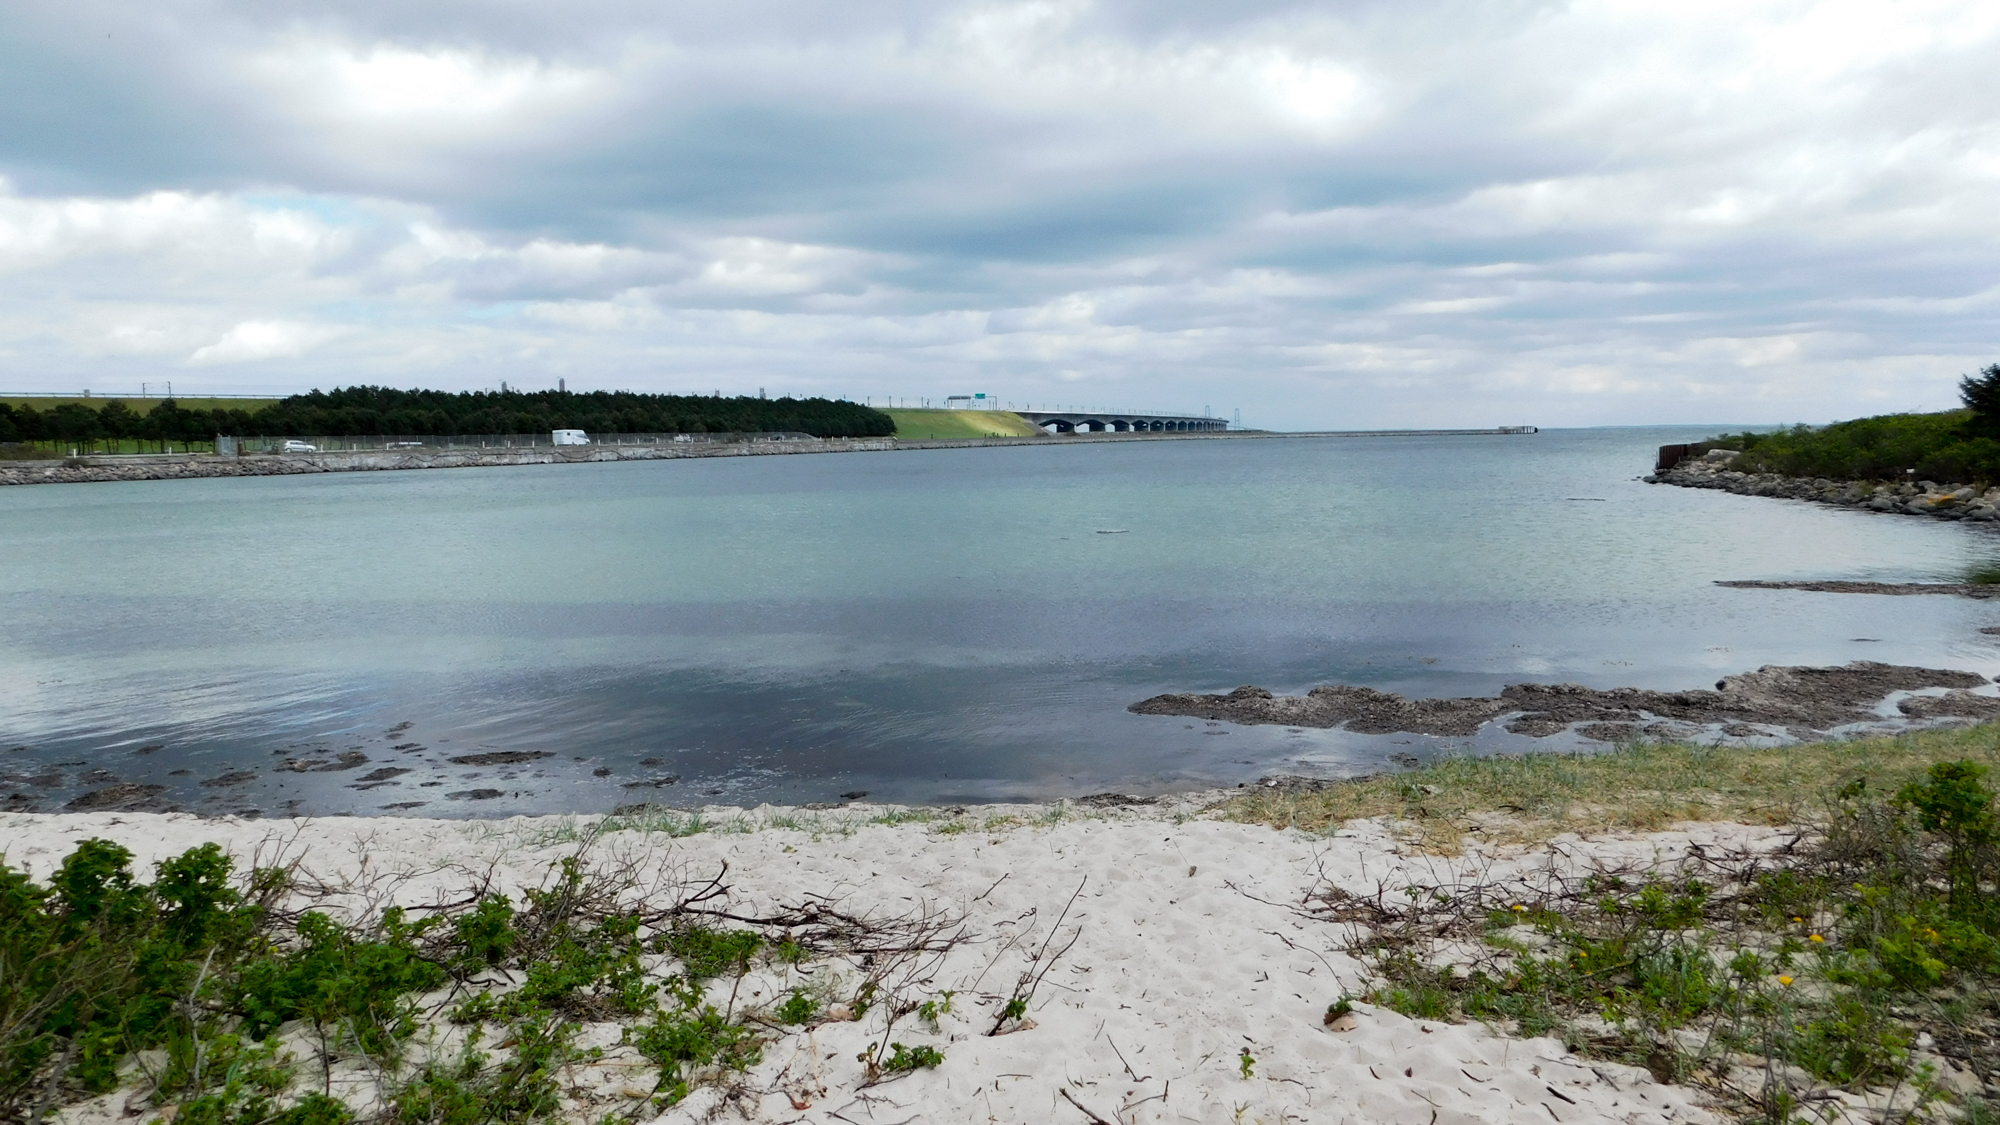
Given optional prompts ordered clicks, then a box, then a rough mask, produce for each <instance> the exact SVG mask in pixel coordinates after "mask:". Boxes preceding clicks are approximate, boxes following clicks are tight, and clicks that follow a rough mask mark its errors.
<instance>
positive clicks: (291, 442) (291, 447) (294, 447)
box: [278, 438, 319, 453]
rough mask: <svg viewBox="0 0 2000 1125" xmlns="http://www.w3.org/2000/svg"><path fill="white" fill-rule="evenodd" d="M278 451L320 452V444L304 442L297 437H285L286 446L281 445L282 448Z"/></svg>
mask: <svg viewBox="0 0 2000 1125" xmlns="http://www.w3.org/2000/svg"><path fill="white" fill-rule="evenodd" d="M278 452H280V453H318V452H319V446H317V445H314V444H312V443H311V442H304V441H300V440H298V439H297V438H286V439H285V444H284V446H283V447H281V448H280V449H279V450H278Z"/></svg>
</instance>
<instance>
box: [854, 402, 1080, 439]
mask: <svg viewBox="0 0 2000 1125" xmlns="http://www.w3.org/2000/svg"><path fill="white" fill-rule="evenodd" d="M882 413H884V414H887V415H888V416H889V417H891V418H894V419H895V420H896V436H897V437H898V438H900V439H902V440H904V441H928V440H931V439H937V440H940V441H943V440H954V439H961V438H985V437H1041V436H1042V435H1043V431H1042V429H1041V427H1039V426H1036V425H1035V424H1034V423H1032V422H1030V421H1028V420H1027V419H1026V418H1023V417H1021V416H1020V415H1019V414H1015V413H1014V412H1012V411H1009V410H889V409H883V410H882Z"/></svg>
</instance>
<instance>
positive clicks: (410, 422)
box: [0, 387, 896, 442]
mask: <svg viewBox="0 0 2000 1125" xmlns="http://www.w3.org/2000/svg"><path fill="white" fill-rule="evenodd" d="M564 429H574V430H584V431H587V432H591V433H627V434H656V433H666V434H679V433H693V434H699V433H773V432H778V431H788V432H793V433H806V434H812V435H813V436H814V437H886V436H889V435H891V434H893V433H895V432H896V423H895V421H894V419H892V418H890V417H889V416H888V415H887V414H884V413H882V412H881V411H879V410H873V409H870V408H869V407H866V406H862V405H860V404H858V403H853V402H843V401H839V400H835V399H825V398H802V399H801V398H775V399H766V398H761V397H759V398H752V397H750V396H747V395H738V396H734V397H729V398H724V397H722V396H720V395H649V394H633V393H629V392H625V391H590V392H575V391H511V390H510V391H459V392H451V391H399V390H393V389H391V388H388V387H346V388H336V389H335V390H332V391H312V392H311V393H309V394H302V395H292V396H291V397H289V398H285V399H282V400H280V401H279V402H277V403H275V404H273V405H271V406H268V407H265V408H264V409H261V410H227V409H217V410H188V409H183V408H182V407H181V406H180V405H179V404H178V403H176V402H175V401H174V400H173V399H166V400H164V401H162V402H161V403H160V404H159V405H158V406H156V407H154V408H153V409H152V410H151V411H148V412H146V413H143V414H142V413H140V412H138V411H136V410H133V409H132V408H131V407H129V406H127V405H126V404H125V403H123V402H121V401H119V400H117V399H113V400H111V401H109V402H107V403H105V404H104V405H103V406H102V407H98V408H95V409H93V408H92V407H90V406H86V405H84V404H82V403H74V402H70V403H63V404H62V405H60V406H56V407H52V408H50V409H48V410H37V409H34V408H32V407H15V406H9V405H8V404H6V403H0V441H5V442H18V441H95V440H100V439H105V438H113V439H116V438H139V439H144V440H153V441H170V442H189V441H196V442H201V441H208V440H210V439H212V438H214V436H215V435H216V434H231V435H235V436H238V437H316V436H322V435H324V436H327V437H350V436H368V435H378V434H379V435H405V434H407V435H448V434H532V433H543V432H546V431H549V430H564Z"/></svg>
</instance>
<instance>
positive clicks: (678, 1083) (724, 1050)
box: [632, 992, 763, 1105]
mask: <svg viewBox="0 0 2000 1125" xmlns="http://www.w3.org/2000/svg"><path fill="white" fill-rule="evenodd" d="M681 999H682V1001H683V1002H682V1005H681V1007H679V1008H678V1009H677V1010H674V1011H662V1012H660V1013H659V1015H658V1016H657V1017H655V1018H654V1020H653V1022H652V1023H650V1024H647V1025H646V1026H644V1027H642V1028H639V1029H638V1030H637V1031H636V1032H635V1033H634V1034H633V1036H632V1045H633V1046H635V1047H637V1048H638V1050H639V1053H640V1054H642V1055H644V1056H646V1057H647V1058H649V1059H651V1060H653V1062H654V1064H655V1065H657V1066H658V1067H659V1068H660V1083H659V1092H660V1098H661V1100H662V1101H664V1102H665V1103H666V1104H668V1105H672V1104H674V1103H675V1102H678V1101H680V1100H681V1099H682V1098H685V1097H687V1093H688V1090H689V1088H690V1083H691V1081H692V1079H693V1077H694V1074H695V1072H696V1071H697V1070H699V1069H701V1068H703V1067H710V1066H720V1067H723V1068H725V1069H728V1070H748V1069H749V1068H751V1067H753V1066H756V1065H757V1063H758V1061H759V1060H761V1059H762V1058H763V1045H762V1044H761V1043H760V1042H759V1041H758V1040H757V1037H756V1036H755V1035H754V1034H753V1033H752V1032H751V1031H750V1030H749V1029H748V1028H746V1027H744V1026H742V1025H741V1024H735V1023H731V1022H729V1020H728V1019H726V1018H724V1016H723V1015H722V1013H721V1012H718V1011H716V1010H715V1008H714V1007H713V1006H712V1005H709V1004H704V1003H702V1002H701V1001H700V999H699V997H698V995H696V994H694V993H692V992H688V993H684V994H683V995H682V997H681Z"/></svg>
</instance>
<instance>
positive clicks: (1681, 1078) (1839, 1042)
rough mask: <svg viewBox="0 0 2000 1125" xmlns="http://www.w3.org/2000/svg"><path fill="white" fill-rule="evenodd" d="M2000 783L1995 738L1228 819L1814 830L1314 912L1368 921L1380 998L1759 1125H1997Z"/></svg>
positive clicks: (1673, 759)
mask: <svg viewBox="0 0 2000 1125" xmlns="http://www.w3.org/2000/svg"><path fill="white" fill-rule="evenodd" d="M1996 765H2000V727H1996V726H1992V725H1987V726H1980V727H1974V728H1971V729H1965V730H1952V731H1925V732H1919V733H1913V734H1906V735H1901V736H1898V737H1894V738H1870V739H1857V740H1854V741H1849V742H1816V743H1810V744H1806V745H1802V746H1789V747H1778V748H1772V749H1757V750H1747V749H1727V750H1725V749H1717V748H1713V747H1697V746H1690V745H1684V744H1682V745H1635V746H1627V747H1621V748H1619V749H1617V750H1614V751H1611V752H1609V753H1605V754H1599V755H1587V756H1586V755H1567V754H1536V755H1527V756H1524V757H1518V758H1486V759H1458V760H1451V761H1446V762H1441V763H1438V764H1436V765H1432V766H1429V767H1427V768H1423V769H1416V770H1411V771H1408V772H1406V773H1401V774H1396V775H1393V776H1387V777H1376V778H1365V779H1360V780H1357V781H1353V782H1348V783H1345V784H1341V785H1336V786H1333V787H1331V788H1327V789H1322V790H1319V791H1317V792H1305V791H1299V790H1283V789H1276V790H1265V791H1257V792H1246V793H1245V794H1243V795H1242V796H1239V797H1237V798H1235V799H1234V800H1232V801H1230V802H1228V803H1227V804H1225V805H1224V806H1223V807H1222V809H1221V810H1220V812H1221V814H1222V815H1224V816H1227V817H1230V818H1233V819H1237V820H1243V821H1250V822H1253V823H1261V824H1269V825H1272V826H1274V827H1280V828H1285V827H1298V828H1304V829H1308V830H1313V831H1327V830H1330V829H1332V828H1334V827H1337V826H1338V825H1339V823H1340V822H1341V821H1343V820H1347V819H1352V818H1357V817H1371V816H1389V817H1395V818H1399V819H1401V820H1403V821H1404V822H1406V823H1408V824H1411V825H1413V826H1414V827H1415V836H1416V839H1417V842H1419V844H1420V845H1421V846H1425V847H1427V849H1428V850H1432V851H1439V852H1452V851H1456V850H1458V848H1459V846H1460V844H1461V842H1462V841H1463V839H1464V838H1465V836H1466V835H1467V834H1468V832H1478V833H1480V834H1482V835H1484V836H1485V838H1487V839H1489V840H1490V839H1496V838H1498V839H1505V838H1508V837H1513V838H1515V839H1547V838H1549V837H1551V836H1554V835H1556V834H1558V833H1561V832H1566V831H1583V832H1589V831H1598V830H1603V829H1634V830H1649V829H1658V828H1663V827H1665V826H1667V825H1668V824H1671V823H1674V822H1677V821H1690V820H1694V821H1702V820H1710V821H1739V822H1749V823H1753V824H1768V825H1774V826H1784V827H1787V828H1791V829H1793V830H1795V831H1796V832H1797V837H1796V838H1795V839H1794V840H1792V841H1791V842H1790V843H1789V844H1788V845H1786V846H1785V847H1783V848H1781V849H1779V850H1776V851H1769V852H1766V851H1758V850H1754V849H1753V850H1750V851H1747V852H1743V853H1733V852H1732V851H1731V850H1730V849H1728V848H1727V847H1717V846H1714V845H1711V846H1710V847H1709V849H1708V850H1706V851H1703V852H1700V853H1698V854H1696V855H1694V856H1691V857H1690V859H1689V860H1688V861H1687V862H1685V863H1683V864H1681V865H1680V866H1679V867H1678V868H1674V869H1667V870H1660V869H1656V868H1651V867H1649V866H1647V865H1645V864H1642V863H1631V862H1627V863H1625V864H1623V865H1622V866H1621V865H1617V864H1613V865H1612V866H1611V867H1609V868H1606V867H1603V866H1596V867H1595V868H1594V869H1591V868H1587V869H1585V870H1580V871H1572V872H1564V871H1562V870H1560V867H1559V866H1557V867H1534V868H1532V869H1530V870H1529V871H1527V872H1526V873H1523V874H1516V875H1511V876H1496V875H1490V874H1485V873H1484V872H1483V871H1482V869H1481V865H1478V864H1475V865H1473V867H1472V868H1471V869H1470V870H1467V871H1464V872H1459V871H1456V870H1454V869H1452V868H1450V867H1446V868H1444V869H1441V870H1437V871H1434V872H1431V873H1429V874H1428V876H1427V879H1426V877H1420V878H1419V883H1420V885H1418V886H1413V887H1412V888H1410V890H1409V893H1407V894H1404V893H1384V894H1381V895H1372V896H1371V895H1360V896H1355V895H1352V894H1348V893H1345V892H1340V891H1337V890H1329V891H1326V892H1325V893H1324V894H1323V895H1322V896H1320V897H1319V898H1318V900H1317V901H1316V902H1314V904H1313V912H1314V913H1315V914H1316V915H1317V916H1319V917H1321V918H1323V919H1324V920H1325V921H1327V922H1332V923H1341V924H1345V925H1347V926H1348V927H1350V929H1349V935H1350V936H1349V938H1348V941H1347V944H1346V948H1347V950H1348V952H1350V953H1351V954H1353V955H1355V956H1357V957H1359V958H1361V959H1362V960H1363V961H1364V963H1366V964H1367V965H1369V967H1370V974H1369V980H1368V981H1367V982H1366V983H1365V985H1364V986H1363V987H1362V988H1361V990H1360V992H1359V994H1358V995H1356V996H1354V997H1353V999H1354V1000H1365V1001H1367V1002H1370V1003H1374V1004H1379V1005H1382V1006H1384V1007H1387V1008H1391V1009H1393V1010H1395V1011H1398V1012H1401V1013H1403V1014H1404V1015H1407V1016H1411V1017H1413V1018H1417V1019H1429V1020H1450V1021H1462V1020H1480V1021H1482V1022H1485V1023H1488V1024H1491V1025H1493V1026H1495V1027H1498V1028H1500V1029H1501V1030H1503V1031H1506V1032H1509V1033H1512V1034H1519V1035H1534V1036H1540V1035H1547V1036H1553V1037H1555V1038H1558V1039H1561V1040H1563V1041H1564V1042H1565V1043H1566V1044H1567V1045H1568V1047H1569V1048H1570V1049H1571V1050H1573V1051H1576V1052H1579V1053H1581V1054H1584V1055H1587V1056H1594V1057H1598V1058H1608V1059H1615V1060H1618V1061H1621V1062H1625V1063H1628V1064H1632V1065H1637V1066H1644V1067H1646V1068H1647V1069H1648V1070H1651V1071H1652V1072H1653V1074H1654V1076H1655V1077H1656V1078H1657V1079H1659V1080H1661V1081H1675V1082H1684V1083H1688V1084H1692V1085H1696V1086H1699V1087H1702V1088H1705V1089H1706V1090H1707V1091H1709V1092H1710V1094H1711V1095H1712V1096H1713V1097H1714V1098H1715V1099H1716V1100H1717V1101H1718V1102H1719V1103H1720V1104H1721V1105H1722V1106H1723V1107H1724V1108H1725V1109H1727V1110H1729V1111H1731V1113H1732V1116H1735V1117H1737V1118H1739V1119H1741V1120H1743V1121H1746V1122H1748V1121H1758V1122H1768V1123H1770V1125H1795V1123H1797V1125H1804V1123H1805V1122H1830V1121H1835V1120H1845V1121H1854V1120H1883V1121H1899V1122H1906V1123H1908V1122H1939V1123H1942V1122H1948V1121H1954V1120H1955V1121H1958V1122H1962V1123H1964V1125H1996V1123H2000V1064H1997V1063H1996V1060H2000V1049H1996V1047H2000V801H1996V799H1995V794H1994V792H1993V791H1992V789H1991V788H1990V787H1989V786H1988V785H1987V784H1986V778H1988V777H1990V776H1992V774H1993V767H1994V766H1996ZM1564 850H1572V851H1573V850H1574V849H1564ZM1426 881H1428V882H1429V883H1431V884H1434V885H1422V884H1424V883H1425V882H1426ZM1348 1010H1349V1001H1348V1000H1342V1001H1341V1002H1340V1003H1339V1004H1336V1005H1334V1007H1333V1008H1332V1009H1330V1010H1329V1011H1328V1013H1327V1021H1328V1022H1329V1023H1333V1022H1336V1021H1337V1020H1338V1019H1339V1018H1340V1017H1341V1016H1342V1015H1344V1014H1345V1013H1346V1011H1348ZM1843 1103H1844V1105H1843ZM1837 1108H1838V1109H1842V1110H1844V1111H1845V1112H1843V1113H1841V1114H1839V1115H1835V1114H1834V1113H1833V1112H1832V1111H1834V1110H1835V1109H1837Z"/></svg>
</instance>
